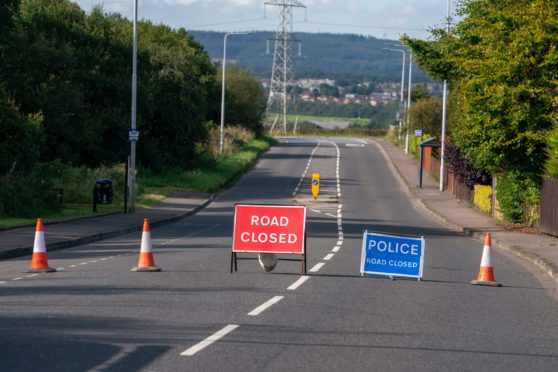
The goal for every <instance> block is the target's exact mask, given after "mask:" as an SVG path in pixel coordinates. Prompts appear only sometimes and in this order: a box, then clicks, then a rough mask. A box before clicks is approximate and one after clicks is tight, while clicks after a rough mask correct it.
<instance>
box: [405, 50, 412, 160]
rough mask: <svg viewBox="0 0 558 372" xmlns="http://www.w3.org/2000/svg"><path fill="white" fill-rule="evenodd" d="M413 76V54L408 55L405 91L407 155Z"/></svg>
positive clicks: (406, 152) (407, 151)
mask: <svg viewBox="0 0 558 372" xmlns="http://www.w3.org/2000/svg"><path fill="white" fill-rule="evenodd" d="M412 75H413V53H412V52H411V53H409V88H408V89H407V112H406V114H407V133H406V134H405V154H408V153H409V125H410V124H411V119H410V116H411V115H409V114H410V112H409V111H410V109H411V79H412Z"/></svg>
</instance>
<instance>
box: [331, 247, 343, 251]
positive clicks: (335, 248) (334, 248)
mask: <svg viewBox="0 0 558 372" xmlns="http://www.w3.org/2000/svg"><path fill="white" fill-rule="evenodd" d="M340 249H341V247H340V246H338V245H336V246H335V247H333V249H332V250H331V251H332V252H339V250H340Z"/></svg>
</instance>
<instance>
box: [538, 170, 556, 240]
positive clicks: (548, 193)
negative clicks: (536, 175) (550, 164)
mask: <svg viewBox="0 0 558 372" xmlns="http://www.w3.org/2000/svg"><path fill="white" fill-rule="evenodd" d="M539 229H540V230H541V231H542V232H544V233H545V234H550V235H555V236H558V179H549V180H543V183H542V188H541V217H540V219H539Z"/></svg>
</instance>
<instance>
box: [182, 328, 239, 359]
mask: <svg viewBox="0 0 558 372" xmlns="http://www.w3.org/2000/svg"><path fill="white" fill-rule="evenodd" d="M238 327H239V326H238V325H236V324H229V325H227V326H226V327H225V328H223V329H221V330H220V331H218V332H216V333H214V334H212V335H211V336H209V337H208V338H206V339H205V340H203V341H202V342H200V343H197V344H195V345H194V346H192V347H191V348H189V349H187V350H185V351H183V352H182V353H180V355H182V356H192V355H194V354H196V353H197V352H198V351H201V350H203V349H205V348H206V347H208V346H209V345H211V344H212V343H214V342H216V341H219V340H220V339H221V338H223V337H225V336H226V335H228V334H229V333H231V332H232V331H234V330H235V329H237V328H238Z"/></svg>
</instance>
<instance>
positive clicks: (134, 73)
mask: <svg viewBox="0 0 558 372" xmlns="http://www.w3.org/2000/svg"><path fill="white" fill-rule="evenodd" d="M133 39H134V41H133V44H134V45H133V51H132V114H131V116H132V126H131V130H130V133H129V136H130V138H129V139H130V173H129V174H128V176H129V181H130V182H129V183H128V187H129V193H128V194H129V195H130V211H131V212H133V211H134V209H135V206H136V141H137V129H136V128H137V126H136V108H137V92H138V0H134V34H133Z"/></svg>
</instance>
